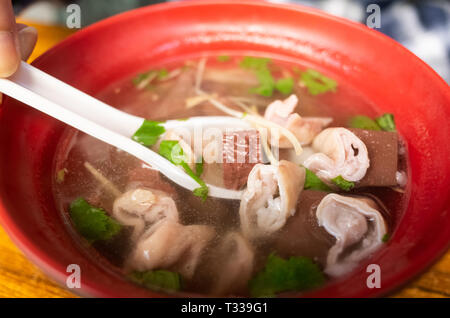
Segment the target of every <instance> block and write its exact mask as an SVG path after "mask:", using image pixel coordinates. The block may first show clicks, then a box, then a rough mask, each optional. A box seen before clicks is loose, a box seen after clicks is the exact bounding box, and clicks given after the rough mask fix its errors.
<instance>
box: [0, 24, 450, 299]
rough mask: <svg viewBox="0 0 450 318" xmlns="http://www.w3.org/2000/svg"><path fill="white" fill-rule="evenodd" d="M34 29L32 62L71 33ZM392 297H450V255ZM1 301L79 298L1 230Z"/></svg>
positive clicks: (56, 28)
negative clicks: (35, 33)
mask: <svg viewBox="0 0 450 318" xmlns="http://www.w3.org/2000/svg"><path fill="white" fill-rule="evenodd" d="M22 22H23V21H22ZM28 24H32V23H28ZM32 25H33V26H35V27H37V29H38V33H39V40H38V43H37V46H36V49H35V51H34V53H33V55H32V56H31V58H30V60H33V59H34V58H36V57H37V56H39V55H40V54H42V53H43V52H45V51H46V50H47V49H49V48H50V47H52V46H53V45H55V44H56V43H57V42H59V41H61V40H62V39H64V38H65V37H66V36H68V35H69V34H70V33H71V31H70V30H67V29H64V28H61V27H55V26H40V25H34V24H32ZM391 296H392V297H450V251H449V252H447V253H446V254H445V255H444V256H443V257H442V258H441V259H440V260H439V261H438V262H437V263H436V264H435V265H434V266H432V267H431V268H430V269H428V270H427V271H426V272H425V273H424V274H422V275H421V276H420V277H418V278H416V279H415V280H414V281H412V282H410V283H408V284H407V285H406V286H405V287H403V289H401V290H399V291H397V292H396V293H394V294H392V295H391ZM0 297H76V296H75V295H74V294H72V293H71V292H70V291H67V290H66V289H64V288H61V287H59V286H58V285H57V284H55V283H54V282H53V281H52V280H51V279H49V278H48V277H46V276H45V275H44V274H43V273H42V272H41V271H40V270H39V269H38V268H37V267H36V266H35V265H33V264H32V263H30V261H28V260H27V259H26V258H25V256H24V255H23V254H22V253H21V252H20V251H19V249H18V248H17V247H15V246H14V244H13V243H12V242H11V240H10V239H9V237H8V235H7V234H6V233H5V231H4V230H3V229H2V228H1V227H0Z"/></svg>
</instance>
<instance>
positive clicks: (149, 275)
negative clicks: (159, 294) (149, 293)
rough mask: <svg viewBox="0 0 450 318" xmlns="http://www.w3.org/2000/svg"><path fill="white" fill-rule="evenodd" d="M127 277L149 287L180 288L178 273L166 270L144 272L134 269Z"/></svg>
mask: <svg viewBox="0 0 450 318" xmlns="http://www.w3.org/2000/svg"><path fill="white" fill-rule="evenodd" d="M129 277H130V279H131V280H132V281H134V282H135V283H138V284H140V285H143V286H145V287H147V288H149V289H156V290H159V289H162V290H166V291H178V290H180V289H181V285H182V281H181V276H180V274H178V273H174V272H170V271H167V270H153V271H145V272H138V271H134V272H132V273H131V274H130V275H129Z"/></svg>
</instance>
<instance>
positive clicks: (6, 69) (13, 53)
mask: <svg viewBox="0 0 450 318" xmlns="http://www.w3.org/2000/svg"><path fill="white" fill-rule="evenodd" d="M19 63H20V56H19V50H18V49H17V46H16V41H15V38H14V34H13V33H12V32H9V31H0V77H8V76H11V75H12V74H13V73H14V72H15V71H16V70H17V68H18V67H19Z"/></svg>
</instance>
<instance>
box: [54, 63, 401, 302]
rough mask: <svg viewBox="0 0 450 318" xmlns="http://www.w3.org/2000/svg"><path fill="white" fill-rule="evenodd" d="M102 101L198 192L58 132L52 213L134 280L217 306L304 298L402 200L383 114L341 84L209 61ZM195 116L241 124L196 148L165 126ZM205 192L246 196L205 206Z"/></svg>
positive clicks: (358, 255) (119, 88) (113, 92)
mask: <svg viewBox="0 0 450 318" xmlns="http://www.w3.org/2000/svg"><path fill="white" fill-rule="evenodd" d="M99 97H100V99H102V100H104V101H105V102H106V103H109V104H110V105H113V106H115V107H118V108H121V109H123V110H124V111H127V112H129V113H132V114H134V115H138V116H141V117H144V118H147V119H148V120H146V121H145V122H144V123H143V125H142V127H141V128H140V129H139V130H138V131H136V133H135V135H134V136H133V139H134V140H135V141H136V142H139V143H141V144H143V145H145V146H147V147H149V148H151V149H153V150H154V151H156V152H157V153H159V154H160V155H161V156H162V157H163V158H165V159H167V160H169V161H171V162H172V163H174V164H175V166H174V169H181V170H182V171H184V172H185V173H187V174H188V175H189V176H191V177H192V178H193V179H194V180H195V181H196V182H197V183H198V188H197V189H195V190H194V191H193V192H191V191H189V190H186V189H184V188H181V187H180V186H178V185H176V184H174V183H173V182H171V181H170V180H168V179H167V178H166V177H164V176H163V175H161V174H160V173H159V172H158V171H157V170H155V169H153V168H152V167H150V166H148V165H146V164H144V163H142V162H140V161H139V160H138V159H136V158H134V157H133V156H131V155H129V154H127V153H125V152H123V151H120V150H117V149H115V148H114V147H112V146H109V145H107V144H104V143H102V142H101V141H99V140H96V139H94V138H92V137H90V136H87V135H84V134H81V133H76V132H74V131H73V130H71V129H68V132H67V134H66V138H65V140H63V141H62V142H61V145H60V147H59V150H58V156H57V158H58V159H57V162H56V164H55V172H54V175H55V183H54V184H55V186H54V190H55V196H56V198H57V200H58V203H59V206H61V207H62V209H63V213H64V215H67V216H68V217H69V218H70V220H71V222H70V223H71V226H73V228H74V229H75V231H76V232H77V233H79V240H80V242H84V243H83V244H84V245H85V248H86V249H87V250H88V251H91V252H92V253H94V251H95V252H96V253H100V254H101V255H103V257H104V258H106V259H107V260H108V261H109V263H110V266H111V267H112V268H116V269H118V270H119V271H120V272H121V273H123V275H125V276H126V277H127V278H128V279H129V280H130V281H133V282H135V283H137V284H140V285H142V286H143V287H145V288H150V289H153V290H158V291H164V292H177V291H186V292H195V293H203V294H207V295H214V296H229V295H240V296H275V295H277V294H279V293H284V292H296V291H307V290H311V289H314V288H320V287H321V286H323V285H324V284H326V283H327V281H330V280H332V279H335V278H336V277H340V276H342V275H345V274H347V273H349V272H351V271H352V270H354V269H355V268H357V266H358V264H359V263H360V262H361V261H362V260H363V259H365V258H367V257H370V255H372V254H373V253H374V252H375V251H376V250H378V249H379V248H382V245H383V244H384V243H385V242H387V241H388V239H389V233H391V232H392V229H393V226H394V225H395V222H396V220H395V216H396V215H398V214H399V213H398V210H400V209H401V206H402V204H401V203H402V202H403V201H404V198H403V196H404V195H403V192H404V189H403V187H404V186H405V184H406V182H405V179H406V170H407V169H406V153H405V149H404V147H403V146H402V143H401V138H400V137H399V136H398V134H397V132H396V129H395V121H394V118H393V116H392V115H390V114H383V115H380V114H378V115H377V114H376V112H375V111H373V110H372V108H371V104H370V103H369V102H368V101H367V100H366V99H365V98H364V97H363V96H362V95H361V94H358V92H357V91H355V90H354V89H353V88H351V87H348V86H347V85H346V83H345V81H341V80H337V79H333V78H331V77H328V75H324V74H322V73H320V72H318V71H316V70H313V69H310V68H306V67H303V66H301V65H292V64H288V63H284V62H282V61H274V60H271V59H266V58H254V57H239V56H236V57H229V56H217V57H209V58H208V59H205V58H204V59H199V60H195V61H183V62H182V63H179V64H174V65H165V66H163V67H159V68H155V69H152V70H149V71H147V72H144V73H141V74H137V75H136V76H135V77H133V78H132V79H126V80H124V81H122V82H119V83H115V84H114V85H112V86H111V87H109V88H108V89H106V90H105V91H104V92H102V93H101V94H100V96H99ZM362 114H364V115H362ZM193 116H233V117H236V118H238V120H240V121H242V122H243V123H245V124H246V125H247V126H245V127H247V128H237V127H215V128H216V130H217V129H219V135H218V136H219V137H218V138H216V139H214V138H211V136H212V135H213V134H209V135H208V133H206V132H205V131H203V132H202V134H200V147H196V146H194V141H193V138H188V137H186V135H183V134H181V133H179V132H177V130H171V129H165V128H164V126H163V125H162V123H161V122H162V121H165V120H169V119H177V120H180V122H182V121H184V120H186V119H188V118H190V117H193ZM216 135H217V134H216ZM206 136H209V137H206ZM211 145H212V146H213V147H211ZM216 145H219V147H217V148H215V146H216ZM197 148H199V149H200V150H199V149H197ZM211 158H214V160H213V159H211ZM208 184H213V185H216V186H220V187H225V188H228V189H234V190H241V191H242V197H241V199H240V200H225V199H218V198H213V197H210V196H208Z"/></svg>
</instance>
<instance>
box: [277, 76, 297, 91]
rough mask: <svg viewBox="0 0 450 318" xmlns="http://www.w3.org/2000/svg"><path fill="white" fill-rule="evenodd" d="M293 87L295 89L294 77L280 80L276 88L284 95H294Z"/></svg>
mask: <svg viewBox="0 0 450 318" xmlns="http://www.w3.org/2000/svg"><path fill="white" fill-rule="evenodd" d="M293 87H294V80H293V79H292V77H287V78H282V79H279V80H278V81H277V82H276V84H275V88H276V89H277V90H278V91H279V92H280V93H282V94H284V95H288V94H290V93H292V88H293Z"/></svg>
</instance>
